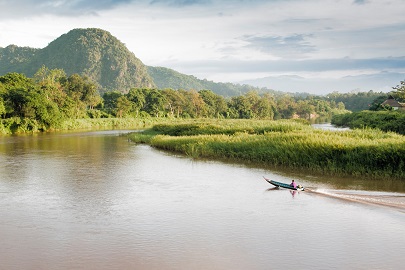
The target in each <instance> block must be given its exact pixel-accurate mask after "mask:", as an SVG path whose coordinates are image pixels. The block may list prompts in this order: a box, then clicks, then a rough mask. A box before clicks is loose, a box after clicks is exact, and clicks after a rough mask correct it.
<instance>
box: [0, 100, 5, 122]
mask: <svg viewBox="0 0 405 270" xmlns="http://www.w3.org/2000/svg"><path fill="white" fill-rule="evenodd" d="M5 114H6V106H5V105H4V100H3V98H2V97H0V118H2V117H3V116H4V115H5Z"/></svg>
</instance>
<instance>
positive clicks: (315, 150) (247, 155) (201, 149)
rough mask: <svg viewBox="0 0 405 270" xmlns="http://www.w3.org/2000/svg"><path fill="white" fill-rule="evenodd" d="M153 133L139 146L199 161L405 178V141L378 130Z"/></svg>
mask: <svg viewBox="0 0 405 270" xmlns="http://www.w3.org/2000/svg"><path fill="white" fill-rule="evenodd" d="M153 131H154V132H157V133H158V135H155V136H151V133H148V137H147V138H148V139H147V140H141V139H138V141H137V142H146V143H149V144H151V145H152V146H154V147H157V148H161V149H166V150H171V151H177V152H181V153H184V154H186V155H188V156H191V157H194V158H200V157H202V158H219V159H232V160H241V161H244V162H255V163H262V164H268V165H272V166H286V167H293V168H299V169H305V170H309V171H313V172H318V173H322V174H338V175H353V176H367V177H370V178H399V179H403V178H404V177H405V137H403V136H400V135H397V134H394V133H385V132H382V131H379V130H372V129H364V130H355V131H339V132H336V131H327V130H317V129H313V128H312V127H310V126H308V125H305V124H301V123H297V122H295V121H291V120H290V121H287V120H283V121H258V120H255V121H252V120H250V121H246V120H222V121H219V120H216V121H213V120H212V121H207V122H196V123H189V124H173V125H157V126H155V127H154V128H153ZM131 136H132V135H131ZM134 136H137V137H138V138H139V136H141V135H139V134H137V135H134ZM145 136H146V134H145ZM130 138H132V137H130Z"/></svg>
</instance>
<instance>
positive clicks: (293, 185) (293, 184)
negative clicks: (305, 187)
mask: <svg viewBox="0 0 405 270" xmlns="http://www.w3.org/2000/svg"><path fill="white" fill-rule="evenodd" d="M290 186H292V187H293V188H297V183H295V181H294V179H293V180H292V181H291V184H290Z"/></svg>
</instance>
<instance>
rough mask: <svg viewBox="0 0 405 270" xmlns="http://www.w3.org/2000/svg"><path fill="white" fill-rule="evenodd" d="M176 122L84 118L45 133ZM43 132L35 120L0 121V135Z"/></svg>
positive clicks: (13, 119)
mask: <svg viewBox="0 0 405 270" xmlns="http://www.w3.org/2000/svg"><path fill="white" fill-rule="evenodd" d="M168 122H176V120H173V119H168V118H153V117H147V118H84V119H68V120H65V121H63V122H62V123H61V124H60V126H59V127H58V128H55V129H51V130H46V131H71V130H94V129H117V128H133V129H144V128H151V127H152V126H153V125H156V124H158V123H168ZM43 131H44V130H43V129H42V128H41V127H40V126H39V125H38V122H36V121H35V120H30V119H27V118H9V119H1V120H0V135H10V134H30V133H39V132H43Z"/></svg>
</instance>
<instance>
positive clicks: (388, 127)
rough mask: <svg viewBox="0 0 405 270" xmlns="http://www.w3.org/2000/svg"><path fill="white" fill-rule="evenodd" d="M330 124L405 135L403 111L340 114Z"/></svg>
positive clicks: (404, 114) (404, 115) (404, 113)
mask: <svg viewBox="0 0 405 270" xmlns="http://www.w3.org/2000/svg"><path fill="white" fill-rule="evenodd" d="M331 123H332V124H333V125H336V126H347V127H350V128H352V129H355V128H359V129H363V128H373V129H380V130H382V131H392V132H396V133H398V134H402V135H405V112H404V111H361V112H355V113H349V114H341V115H335V116H334V117H333V118H332V122H331Z"/></svg>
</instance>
